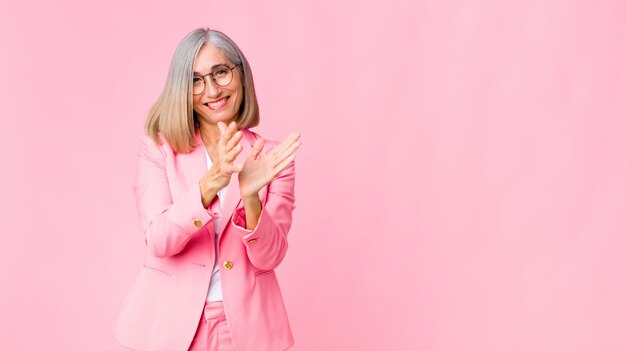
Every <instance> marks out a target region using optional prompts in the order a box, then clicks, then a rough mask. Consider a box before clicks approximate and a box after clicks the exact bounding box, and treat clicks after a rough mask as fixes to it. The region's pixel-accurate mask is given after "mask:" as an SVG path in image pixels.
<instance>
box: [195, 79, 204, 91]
mask: <svg viewBox="0 0 626 351" xmlns="http://www.w3.org/2000/svg"><path fill="white" fill-rule="evenodd" d="M202 91H204V79H202V77H193V94H194V95H198V94H202Z"/></svg>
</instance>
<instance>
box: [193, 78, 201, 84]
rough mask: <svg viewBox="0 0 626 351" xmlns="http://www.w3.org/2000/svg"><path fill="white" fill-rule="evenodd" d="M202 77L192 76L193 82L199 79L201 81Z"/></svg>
mask: <svg viewBox="0 0 626 351" xmlns="http://www.w3.org/2000/svg"><path fill="white" fill-rule="evenodd" d="M201 80H202V79H201V78H200V77H193V82H194V83H198V82H199V81H201Z"/></svg>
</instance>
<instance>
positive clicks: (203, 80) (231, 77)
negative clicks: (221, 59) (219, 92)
mask: <svg viewBox="0 0 626 351" xmlns="http://www.w3.org/2000/svg"><path fill="white" fill-rule="evenodd" d="M224 66H225V67H226V68H228V69H229V70H230V81H229V82H228V83H226V84H224V85H220V84H217V81H216V80H215V77H214V76H213V73H215V70H213V71H212V72H211V73H207V74H205V75H203V76H193V78H196V77H197V78H202V82H203V83H204V88H203V89H202V91H201V92H199V93H197V94H195V93H194V92H193V78H192V81H191V82H192V88H191V93H192V94H193V95H201V94H202V93H204V91H205V90H206V86H207V84H208V83H207V81H206V79H205V78H206V76H211V81H212V82H213V83H214V84H215V85H217V86H218V87H225V86H228V84H230V83H232V82H233V77H235V75H234V74H233V70H234V69H235V67H237V66H241V63H237V64H235V65H234V66H233V67H228V65H226V64H224Z"/></svg>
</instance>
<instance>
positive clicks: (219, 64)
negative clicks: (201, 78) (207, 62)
mask: <svg viewBox="0 0 626 351" xmlns="http://www.w3.org/2000/svg"><path fill="white" fill-rule="evenodd" d="M219 66H228V65H227V64H225V63H218V64H215V65H213V66H211V71H213V69H214V68H215V67H219ZM193 74H194V75H200V72H196V71H193Z"/></svg>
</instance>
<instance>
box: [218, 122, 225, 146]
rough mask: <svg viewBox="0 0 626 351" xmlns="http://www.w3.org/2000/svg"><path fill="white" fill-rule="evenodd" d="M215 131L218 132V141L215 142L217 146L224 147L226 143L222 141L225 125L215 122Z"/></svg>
mask: <svg viewBox="0 0 626 351" xmlns="http://www.w3.org/2000/svg"><path fill="white" fill-rule="evenodd" d="M217 129H219V131H220V139H219V140H218V141H217V144H218V145H225V144H226V142H225V140H224V133H226V123H224V122H222V121H219V122H217Z"/></svg>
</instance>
